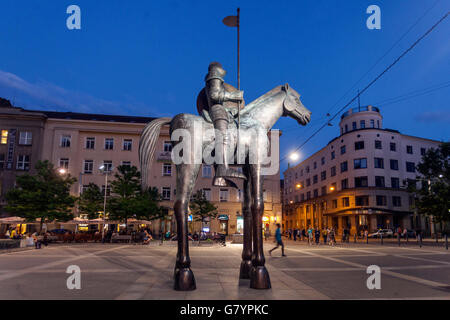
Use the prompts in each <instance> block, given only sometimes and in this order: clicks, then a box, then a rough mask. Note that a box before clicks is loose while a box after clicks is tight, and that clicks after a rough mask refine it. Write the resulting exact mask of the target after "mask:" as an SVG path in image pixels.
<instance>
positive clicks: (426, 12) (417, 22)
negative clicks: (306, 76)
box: [327, 0, 441, 114]
mask: <svg viewBox="0 0 450 320" xmlns="http://www.w3.org/2000/svg"><path fill="white" fill-rule="evenodd" d="M439 1H441V0H436V1H435V2H434V3H433V4H432V5H431V6H430V7H429V8H428V9H427V10H426V11H425V12H424V14H423V15H422V16H420V17H419V18H418V19H417V20H416V21H415V22H414V23H413V24H412V25H411V26H410V27H409V28H408V30H406V31H405V33H403V34H402V35H401V36H400V38H398V39H397V41H395V42H394V44H393V45H392V46H391V47H390V48H389V49H388V50H387V51H386V52H385V53H384V54H383V55H382V56H381V57H380V58H379V59H378V60H377V61H376V62H375V63H374V64H373V65H372V66H371V67H370V68H369V70H367V71H366V73H364V74H363V75H362V76H361V77H360V78H359V79H358V81H356V82H355V83H354V84H353V86H352V87H351V88H350V89H348V90H347V91H346V92H345V93H344V94H343V95H342V97H340V98H339V100H338V101H336V103H335V104H333V106H332V107H331V108H330V109H329V110H328V111H327V114H330V113H331V112H332V110H333V109H334V108H335V107H336V106H337V105H338V104H339V103H340V102H341V100H342V99H344V98H345V96H347V94H349V93H350V92H351V91H352V90H353V89H355V87H356V86H357V85H358V83H360V82H361V80H362V79H364V78H365V77H366V76H367V75H368V74H369V73H370V72H371V71H372V70H373V69H374V68H375V67H376V66H377V65H378V64H379V63H380V62H381V60H383V59H384V58H385V57H386V56H387V55H388V54H389V53H390V52H391V51H392V49H394V47H395V46H396V45H397V44H398V43H399V42H400V41H402V40H403V38H404V37H405V36H406V35H407V34H408V33H409V32H410V31H411V30H412V29H413V28H414V27H415V26H416V25H417V24H419V22H420V21H421V20H422V19H423V18H424V17H425V16H426V15H427V14H428V12H430V11H431V9H433V8H434V7H435V6H436V4H437V3H438V2H439ZM359 95H360V96H361V92H360V93H359Z"/></svg>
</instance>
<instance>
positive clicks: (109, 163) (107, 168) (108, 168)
mask: <svg viewBox="0 0 450 320" xmlns="http://www.w3.org/2000/svg"><path fill="white" fill-rule="evenodd" d="M112 166H113V165H112V161H111V160H104V161H103V167H104V168H103V170H104V171H105V172H111V171H112Z"/></svg>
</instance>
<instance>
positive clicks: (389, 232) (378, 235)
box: [368, 229, 394, 238]
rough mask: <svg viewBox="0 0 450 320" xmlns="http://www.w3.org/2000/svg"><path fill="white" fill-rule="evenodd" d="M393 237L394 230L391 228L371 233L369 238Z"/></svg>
mask: <svg viewBox="0 0 450 320" xmlns="http://www.w3.org/2000/svg"><path fill="white" fill-rule="evenodd" d="M381 236H383V238H392V237H393V236H394V232H393V231H392V230H391V229H380V230H378V231H376V232H374V233H369V235H368V237H369V238H381Z"/></svg>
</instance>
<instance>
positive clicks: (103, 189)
mask: <svg viewBox="0 0 450 320" xmlns="http://www.w3.org/2000/svg"><path fill="white" fill-rule="evenodd" d="M105 191H106V196H107V197H109V196H110V195H111V186H110V185H108V188H106V190H105V185H102V195H103V196H104V195H105Z"/></svg>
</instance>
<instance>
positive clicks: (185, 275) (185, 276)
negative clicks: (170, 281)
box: [174, 268, 196, 291]
mask: <svg viewBox="0 0 450 320" xmlns="http://www.w3.org/2000/svg"><path fill="white" fill-rule="evenodd" d="M174 289H175V290H177V291H192V290H195V289H196V285H195V278H194V273H193V272H192V270H191V269H190V268H182V269H176V270H175V285H174Z"/></svg>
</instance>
